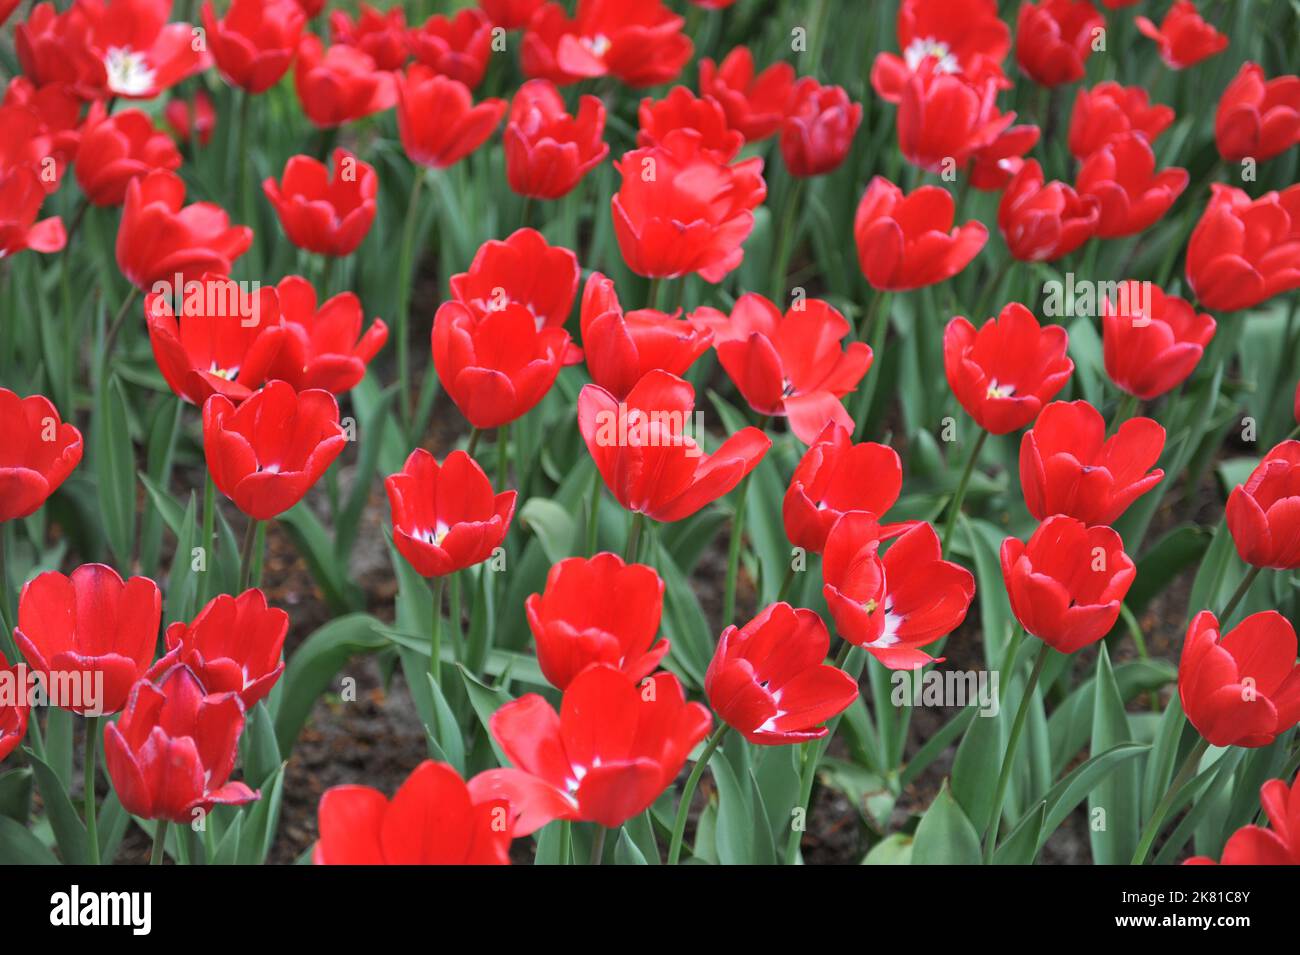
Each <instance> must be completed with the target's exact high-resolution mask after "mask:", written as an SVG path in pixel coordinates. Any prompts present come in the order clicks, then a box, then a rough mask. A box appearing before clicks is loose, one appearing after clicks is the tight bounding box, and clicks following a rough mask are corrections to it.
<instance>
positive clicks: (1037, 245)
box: [998, 159, 1101, 262]
mask: <svg viewBox="0 0 1300 955" xmlns="http://www.w3.org/2000/svg"><path fill="white" fill-rule="evenodd" d="M1100 221H1101V204H1100V202H1099V201H1098V200H1097V199H1096V198H1095V197H1094V196H1081V195H1079V194H1078V193H1076V192H1075V191H1074V190H1073V189H1071V188H1070V187H1069V186H1067V185H1066V184H1065V183H1063V182H1058V181H1056V180H1055V179H1054V180H1052V181H1051V182H1048V183H1044V181H1043V169H1042V167H1041V166H1039V165H1038V160H1036V159H1030V160H1027V161H1026V162H1025V164H1024V165H1023V166H1022V167H1021V168H1020V172H1018V173H1017V174H1016V177H1015V178H1014V179H1012V180H1011V183H1010V184H1009V185H1008V186H1007V191H1006V192H1004V193H1003V194H1002V202H1001V203H1000V204H999V205H998V228H999V229H1001V231H1002V238H1003V239H1005V240H1006V243H1007V249H1008V250H1010V252H1011V254H1012V255H1013V256H1014V257H1015V258H1017V259H1020V260H1021V261H1022V262H1050V261H1051V260H1053V259H1059V258H1060V257H1061V256H1063V255H1068V254H1069V253H1071V252H1073V251H1074V250H1075V249H1077V248H1078V247H1079V246H1081V245H1083V243H1085V242H1087V241H1088V240H1089V239H1090V238H1092V236H1093V235H1095V234H1096V232H1097V226H1098V223H1099V222H1100Z"/></svg>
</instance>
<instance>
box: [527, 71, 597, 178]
mask: <svg viewBox="0 0 1300 955" xmlns="http://www.w3.org/2000/svg"><path fill="white" fill-rule="evenodd" d="M604 135H605V104H604V103H602V102H601V100H600V99H599V97H596V96H583V97H582V98H581V99H580V100H579V103H578V113H577V115H576V116H570V115H569V114H568V112H567V111H566V110H565V108H564V100H563V99H562V98H561V96H560V93H559V90H557V89H556V88H555V84H553V83H551V82H550V81H548V80H529V81H528V82H527V83H525V84H524V85H523V86H521V87H520V88H519V92H518V93H516V94H515V98H514V101H513V102H512V103H511V104H510V116H509V119H508V120H507V121H506V130H505V133H504V134H503V136H502V141H503V142H504V143H505V151H506V180H507V182H509V183H510V188H511V190H512V191H514V192H516V193H518V194H519V195H521V196H530V197H532V198H534V199H558V198H560V197H561V196H566V195H568V194H569V193H570V192H572V191H573V189H574V187H576V186H577V185H578V183H579V182H581V181H582V177H583V176H585V175H586V174H587V173H589V172H590V171H591V170H592V169H594V168H596V167H597V166H599V165H600V164H601V163H602V162H604V161H605V157H606V156H608V155H609V146H608V144H607V143H606V142H605V140H604V138H603V137H604Z"/></svg>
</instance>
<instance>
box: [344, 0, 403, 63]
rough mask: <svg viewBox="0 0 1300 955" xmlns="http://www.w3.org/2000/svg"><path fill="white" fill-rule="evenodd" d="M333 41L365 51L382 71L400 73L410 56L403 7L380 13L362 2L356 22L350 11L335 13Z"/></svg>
mask: <svg viewBox="0 0 1300 955" xmlns="http://www.w3.org/2000/svg"><path fill="white" fill-rule="evenodd" d="M330 39H331V41H333V42H334V43H341V44H345V45H347V46H354V47H356V48H357V49H359V50H361V51H362V52H363V53H365V54H366V55H368V56H369V57H370V58H371V59H372V60H374V61H375V66H377V67H378V68H379V69H381V70H390V71H391V70H400V69H401V68H402V67H403V66H405V65H406V60H407V57H408V56H410V50H409V45H408V43H407V33H406V11H405V10H403V9H402V7H401V5H398V6H392V7H389V8H388V9H387V10H380V9H378V8H376V7H373V6H371V5H370V4H368V3H362V4H360V6H359V9H358V10H357V18H356V19H355V20H353V19H352V17H351V15H350V14H349V13H348V12H347V11H346V10H331V11H330Z"/></svg>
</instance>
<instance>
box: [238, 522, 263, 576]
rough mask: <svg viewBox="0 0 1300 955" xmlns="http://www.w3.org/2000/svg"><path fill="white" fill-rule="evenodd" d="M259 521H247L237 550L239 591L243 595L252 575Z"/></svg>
mask: <svg viewBox="0 0 1300 955" xmlns="http://www.w3.org/2000/svg"><path fill="white" fill-rule="evenodd" d="M261 523H262V522H261V521H255V520H253V519H252V518H249V520H248V527H247V529H245V531H244V543H243V546H242V547H241V548H240V549H239V591H240V593H243V592H244V591H245V590H247V589H248V586H249V581H250V580H251V579H252V574H253V550H254V545H255V544H256V543H257V528H258V526H259V525H260V524H261Z"/></svg>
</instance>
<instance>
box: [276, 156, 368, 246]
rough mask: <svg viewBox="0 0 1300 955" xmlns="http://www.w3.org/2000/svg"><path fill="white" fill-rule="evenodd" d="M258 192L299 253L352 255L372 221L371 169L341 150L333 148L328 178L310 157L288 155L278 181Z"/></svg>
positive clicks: (317, 162) (325, 172)
mask: <svg viewBox="0 0 1300 955" xmlns="http://www.w3.org/2000/svg"><path fill="white" fill-rule="evenodd" d="M262 191H263V192H265V193H266V198H267V199H269V200H270V202H271V205H272V206H274V207H275V214H276V216H277V217H278V218H279V219H280V227H281V228H283V229H284V234H285V235H286V236H287V237H288V239H289V241H290V242H292V243H293V244H294V245H296V246H297V247H298V248H300V249H306V250H307V251H308V252H318V253H320V254H321V255H333V256H339V257H342V256H345V255H351V254H352V253H353V252H355V251H356V249H357V246H359V245H360V244H361V242H362V240H363V239H365V237H366V235H367V234H368V233H369V232H370V226H371V225H372V224H373V223H374V221H375V211H376V209H377V199H376V197H377V196H378V194H379V177H378V176H377V175H376V174H375V167H374V166H371V165H370V164H369V163H365V162H362V161H361V160H360V159H358V158H357V157H356V156H355V155H353V154H352V153H350V152H348V151H347V150H346V149H336V150H334V174H333V175H332V176H331V175H330V172H329V170H328V169H326V168H325V164H324V163H322V162H319V161H318V160H316V159H313V158H312V157H310V156H291V157H290V158H289V161H288V162H287V163H285V166H284V175H283V177H282V179H281V181H280V182H276V181H275V179H274V178H272V177H268V178H267V179H266V180H265V181H263V183H262Z"/></svg>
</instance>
